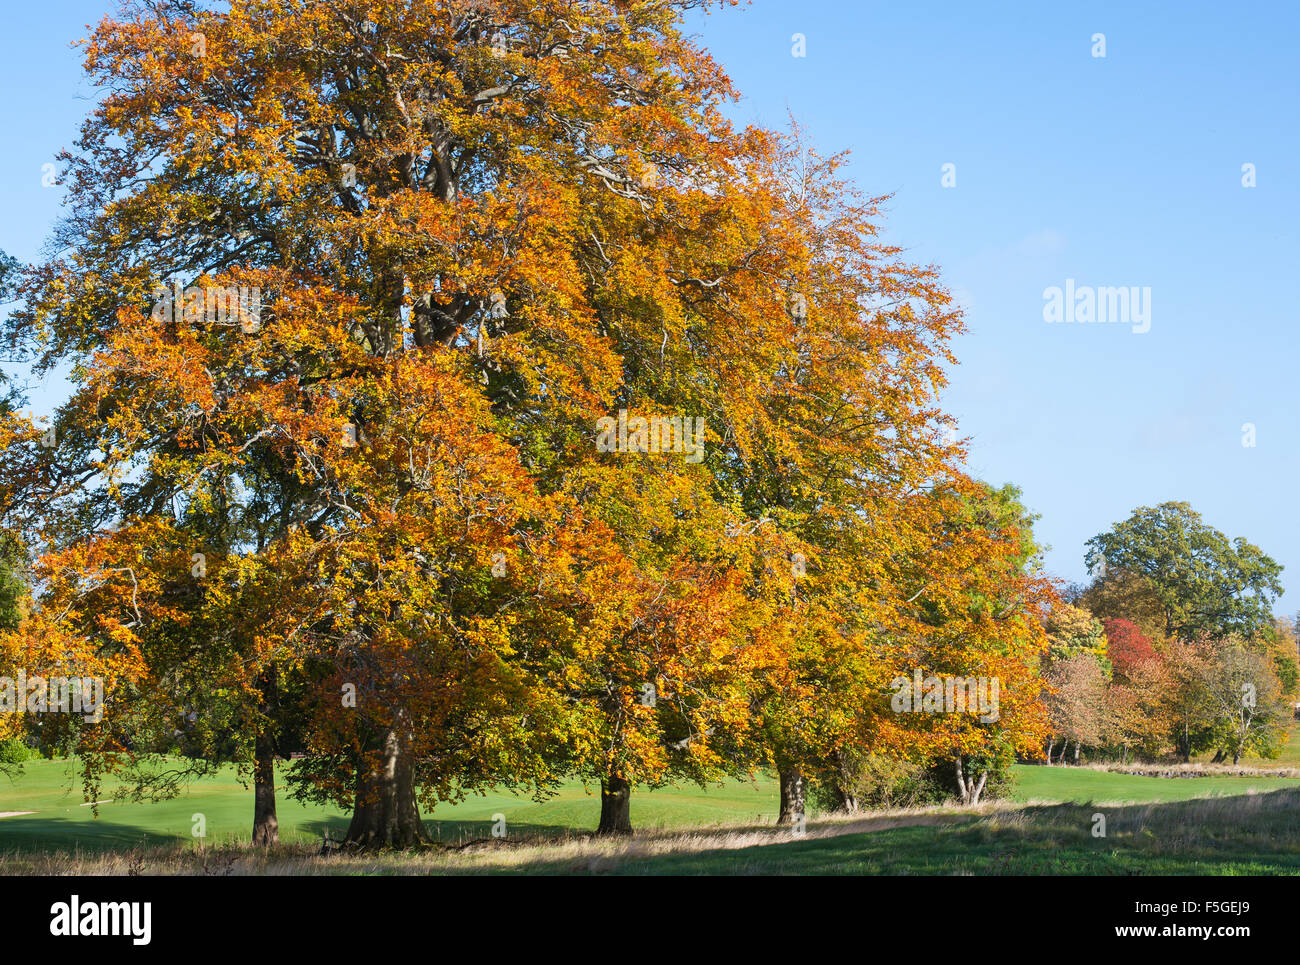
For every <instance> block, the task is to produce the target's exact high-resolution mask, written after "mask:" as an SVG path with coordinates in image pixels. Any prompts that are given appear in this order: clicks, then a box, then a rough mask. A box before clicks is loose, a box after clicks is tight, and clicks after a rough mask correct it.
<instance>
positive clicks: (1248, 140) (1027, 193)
mask: <svg viewBox="0 0 1300 965" xmlns="http://www.w3.org/2000/svg"><path fill="white" fill-rule="evenodd" d="M1137 7H1138V5H1136V4H1133V3H1129V2H1116V3H1086V4H1084V3H1066V2H1059V0H1040V2H1034V3H1029V2H1024V3H979V4H974V3H967V2H959V0H951V2H946V3H922V2H908V3H898V2H890V3H880V2H863V0H843V2H831V0H797V2H794V0H754V2H753V3H752V4H749V5H747V6H741V7H737V8H732V9H728V10H726V11H724V12H722V13H715V14H713V15H711V16H709V17H697V18H693V19H692V28H693V29H694V30H695V31H696V32H697V33H698V35H699V37H700V39H701V40H702V41H703V42H704V43H705V44H706V45H707V46H708V47H709V48H710V49H711V50H712V51H713V52H714V54H715V56H717V57H718V59H719V60H720V61H721V62H722V63H723V64H724V65H725V66H726V67H727V69H728V71H729V72H730V74H731V76H732V78H733V80H734V81H735V83H736V85H737V87H738V88H739V90H740V91H741V92H742V94H743V95H744V99H743V101H742V102H741V103H740V104H739V105H738V106H737V107H736V108H735V110H734V111H733V112H732V113H733V117H734V118H735V119H736V120H738V121H753V122H757V123H761V124H765V125H769V126H784V125H785V123H786V119H787V115H788V114H790V113H793V115H794V116H795V118H796V119H797V120H798V121H799V122H800V123H801V124H802V125H804V126H805V128H806V129H807V132H808V134H809V135H810V136H811V137H812V138H813V140H814V141H815V142H816V144H817V146H818V147H819V148H820V149H821V150H822V151H823V152H824V153H828V152H831V151H836V150H840V149H849V150H851V151H852V156H853V162H852V165H851V171H852V174H853V176H854V178H855V180H856V181H857V182H858V184H859V185H860V187H861V188H862V189H863V190H864V191H865V192H868V193H871V194H893V196H894V197H893V200H892V201H891V202H890V204H889V220H888V222H887V229H888V230H887V237H888V238H889V240H891V241H894V242H896V243H898V244H901V245H904V246H906V247H907V248H908V249H909V252H910V257H911V258H912V259H913V260H916V261H920V262H924V263H930V262H933V263H934V264H936V265H938V266H940V267H941V268H942V270H943V275H944V278H945V280H946V282H947V284H948V286H949V287H950V288H951V289H952V290H953V292H954V293H955V294H956V295H957V296H958V298H959V299H960V300H961V302H962V303H963V304H964V305H965V307H966V309H967V321H968V324H969V333H968V334H967V335H964V336H963V337H961V338H960V339H959V340H958V341H957V343H956V346H955V348H956V352H957V355H958V357H959V359H960V361H961V364H960V365H959V366H958V367H956V368H955V369H954V371H953V380H952V386H951V387H950V390H949V391H948V393H947V395H946V399H945V402H946V405H947V407H948V409H949V410H950V411H951V412H953V413H954V414H955V415H956V416H957V417H958V419H959V420H960V426H961V433H962V434H963V435H966V436H969V437H970V439H971V444H972V445H971V459H970V469H971V471H972V472H973V473H975V474H976V475H978V476H980V477H981V478H984V479H987V480H989V481H991V482H995V483H1002V482H1014V483H1016V484H1017V485H1019V486H1021V487H1022V488H1023V489H1024V493H1025V500H1026V502H1027V504H1028V505H1029V506H1030V508H1031V509H1033V510H1034V511H1035V512H1037V513H1040V514H1041V516H1042V519H1041V520H1040V522H1039V524H1038V531H1039V535H1040V538H1041V539H1043V540H1044V541H1046V542H1047V543H1049V544H1050V545H1051V547H1052V549H1051V551H1050V552H1049V554H1048V558H1047V561H1048V568H1049V570H1050V571H1051V572H1052V573H1054V574H1056V575H1059V576H1061V577H1064V578H1067V579H1082V578H1083V577H1084V575H1085V568H1084V564H1083V551H1084V546H1083V544H1084V541H1085V540H1087V539H1088V538H1089V537H1090V536H1093V535H1095V534H1096V533H1098V532H1101V531H1102V530H1104V529H1106V528H1108V527H1109V526H1110V525H1111V524H1112V523H1114V522H1117V521H1118V520H1120V519H1123V518H1124V517H1125V516H1127V515H1128V513H1129V512H1130V511H1131V510H1132V509H1133V508H1134V507H1137V506H1141V505H1154V504H1156V503H1159V502H1164V501H1166V500H1186V501H1188V502H1190V503H1191V504H1192V506H1193V507H1195V508H1196V509H1197V510H1199V511H1200V512H1201V513H1202V515H1203V516H1204V517H1205V519H1206V520H1207V522H1209V523H1210V524H1211V525H1213V526H1216V527H1217V528H1219V529H1221V530H1223V531H1224V532H1226V533H1227V534H1228V535H1229V536H1245V537H1247V538H1248V539H1250V540H1252V541H1253V542H1255V543H1257V544H1259V545H1260V546H1261V547H1263V549H1264V550H1265V551H1266V552H1267V553H1269V554H1270V555H1271V556H1273V557H1274V558H1275V559H1277V560H1278V561H1279V562H1281V563H1283V564H1284V565H1285V566H1286V572H1284V573H1283V583H1284V584H1288V583H1290V582H1292V581H1293V580H1300V513H1297V511H1296V509H1295V497H1294V495H1293V489H1294V487H1295V482H1296V476H1297V471H1298V470H1300V424H1298V422H1297V419H1296V413H1297V412H1298V411H1300V405H1298V404H1297V403H1300V384H1297V378H1296V371H1297V362H1296V358H1295V355H1296V349H1297V347H1300V336H1297V334H1296V331H1295V327H1294V325H1295V318H1296V315H1297V303H1296V287H1297V286H1296V282H1297V279H1298V278H1300V241H1298V232H1300V227H1298V222H1297V218H1298V216H1300V124H1298V123H1297V122H1298V120H1300V117H1298V116H1297V115H1298V113H1300V112H1298V110H1297V108H1298V106H1300V57H1297V55H1296V50H1295V37H1296V36H1297V33H1298V30H1297V28H1298V27H1300V4H1294V3H1284V2H1272V3H1255V4H1229V3H1227V2H1222V3H1214V4H1210V3H1199V2H1178V3H1173V2H1168V3H1161V4H1143V5H1141V7H1142V9H1136V8H1137ZM114 8H115V4H113V3H110V2H107V0H48V2H46V3H41V4H11V5H9V7H8V9H6V11H5V15H6V16H5V29H4V31H3V32H0V90H3V92H4V96H3V97H0V130H3V131H4V132H5V138H4V140H5V150H4V151H0V204H2V205H3V211H4V217H3V221H2V222H0V224H2V226H3V227H2V229H0V248H2V249H4V250H5V251H7V252H8V253H10V254H12V255H14V256H16V257H18V258H19V259H21V260H31V259H34V258H35V257H36V256H37V254H38V252H39V250H40V246H41V244H42V241H43V239H44V238H45V237H46V235H47V233H48V231H49V228H50V225H51V224H52V222H53V221H54V219H55V218H56V217H57V216H58V213H59V196H60V191H59V189H58V188H57V187H51V188H44V187H42V186H41V177H42V167H41V166H42V164H44V163H47V162H49V161H51V160H52V159H53V156H54V153H55V152H56V151H57V150H58V149H59V148H61V147H64V146H67V145H70V144H71V142H72V140H73V138H74V137H75V133H76V127H77V124H78V121H79V119H80V118H81V116H82V115H83V114H84V113H85V111H86V110H87V107H88V105H89V99H90V98H91V97H93V94H94V91H93V89H91V88H90V87H89V85H88V84H87V83H86V82H85V81H84V80H83V79H82V76H81V72H80V57H79V55H78V53H77V52H76V51H75V50H72V49H70V48H69V42H70V41H72V40H75V39H77V38H80V37H82V36H84V35H85V33H86V31H85V24H87V23H90V22H93V21H96V20H98V19H99V17H100V16H101V15H102V14H104V13H105V12H107V11H109V10H111V9H114ZM1098 33H1100V34H1104V35H1105V57H1094V56H1093V51H1094V49H1095V46H1096V44H1095V42H1094V40H1093V35H1094V34H1098ZM794 34H802V35H803V36H804V38H805V42H804V46H805V53H806V56H802V57H796V56H793V55H792V47H793V46H794V41H793V39H792V38H793V35H794ZM945 164H952V165H954V166H955V179H956V184H955V186H954V187H944V186H943V183H942V179H943V174H944V171H943V166H944V165H945ZM1245 164H1252V165H1254V171H1255V179H1256V186H1255V187H1250V188H1248V187H1243V185H1242V179H1243V173H1242V166H1243V165H1245ZM1067 279H1073V280H1074V284H1075V285H1076V286H1078V287H1080V288H1081V287H1084V286H1091V287H1093V288H1100V287H1118V286H1125V287H1129V286H1135V287H1137V288H1139V289H1148V288H1149V289H1150V303H1149V307H1150V329H1149V331H1146V332H1144V333H1141V334H1138V333H1136V332H1135V331H1134V327H1135V326H1134V325H1132V324H1104V325H1103V324H1092V325H1087V324H1081V323H1073V324H1070V323H1059V324H1049V323H1047V322H1045V321H1044V317H1043V312H1044V304H1045V302H1044V290H1045V289H1047V288H1049V287H1052V286H1057V287H1061V288H1064V287H1065V285H1066V281H1067ZM1139 327H1140V326H1139ZM59 390H60V386H59V385H57V384H54V385H50V386H45V387H38V388H37V390H36V391H35V392H34V393H33V402H34V408H36V409H37V411H38V412H39V411H48V410H49V409H50V408H51V407H52V406H53V404H54V402H55V401H56V400H57V398H58V397H59V394H60V391H59ZM1247 423H1250V424H1252V425H1253V427H1254V442H1255V444H1254V445H1253V446H1244V445H1243V444H1242V443H1243V434H1244V433H1243V426H1244V425H1245V424H1247ZM1296 600H1297V594H1296V593H1294V592H1293V593H1291V594H1289V596H1288V598H1287V599H1286V600H1284V601H1283V603H1282V605H1281V607H1280V610H1281V611H1286V610H1288V609H1294V608H1295V607H1296V606H1297V605H1300V604H1297V603H1296Z"/></svg>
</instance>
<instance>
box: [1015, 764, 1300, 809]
mask: <svg viewBox="0 0 1300 965" xmlns="http://www.w3.org/2000/svg"><path fill="white" fill-rule="evenodd" d="M1015 771H1016V784H1015V787H1014V788H1013V789H1012V792H1011V798H1012V800H1015V801H1022V802H1028V801H1037V802H1042V801H1049V802H1053V803H1057V802H1059V803H1076V804H1084V803H1087V802H1089V801H1109V802H1114V803H1121V804H1122V803H1126V802H1135V803H1155V802H1164V801H1186V800H1189V799H1191V798H1198V797H1225V796H1230V795H1234V794H1249V793H1252V792H1259V791H1276V790H1279V789H1281V788H1287V787H1291V788H1300V781H1297V780H1295V779H1293V778H1284V777H1179V778H1165V777H1138V776H1135V775H1132V774H1110V773H1107V772H1106V771H1093V770H1088V769H1087V768H1082V767H1079V768H1075V767H1055V766H1053V767H1042V766H1035V765H1024V764H1020V765H1017V766H1016V768H1015Z"/></svg>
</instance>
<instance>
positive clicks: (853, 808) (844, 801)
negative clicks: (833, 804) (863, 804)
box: [835, 785, 858, 814]
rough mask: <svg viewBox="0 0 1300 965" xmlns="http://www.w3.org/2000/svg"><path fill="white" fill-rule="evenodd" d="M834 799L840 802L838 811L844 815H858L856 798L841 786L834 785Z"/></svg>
mask: <svg viewBox="0 0 1300 965" xmlns="http://www.w3.org/2000/svg"><path fill="white" fill-rule="evenodd" d="M835 797H836V799H837V800H838V801H839V802H840V810H841V811H843V812H844V813H845V814H857V813H858V796H857V795H856V794H854V793H853V792H852V791H850V790H849V789H848V788H846V787H844V786H843V785H836V787H835Z"/></svg>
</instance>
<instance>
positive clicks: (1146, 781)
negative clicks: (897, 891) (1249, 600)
mask: <svg viewBox="0 0 1300 965" xmlns="http://www.w3.org/2000/svg"><path fill="white" fill-rule="evenodd" d="M1015 774H1016V786H1015V788H1014V790H1013V792H1012V800H1013V801H1015V802H1020V803H1027V802H1036V803H1060V804H1083V803H1088V802H1096V803H1100V802H1111V803H1114V804H1125V803H1138V804H1165V803H1170V802H1178V801H1187V800H1189V799H1192V798H1201V797H1225V796H1231V795H1245V794H1249V793H1257V792H1264V791H1272V790H1276V789H1279V788H1294V789H1297V793H1300V781H1296V780H1287V779H1284V778H1268V777H1249V778H1248V777H1200V778H1179V779H1168V778H1156V777H1137V776H1133V775H1126V774H1109V773H1105V772H1101V771H1091V770H1086V769H1079V768H1069V767H1050V768H1049V767H1041V766H1017V767H1016V768H1015ZM74 788H75V789H74ZM598 792H599V789H598V788H592V789H591V790H590V791H588V790H587V789H584V788H583V787H582V785H581V784H579V783H577V782H570V783H567V784H565V785H564V786H563V787H562V788H561V789H560V793H559V794H557V795H556V796H555V797H553V798H551V799H550V800H548V801H546V802H544V803H541V804H539V803H536V802H534V801H531V800H529V799H527V798H519V797H515V796H513V795H510V794H490V795H487V796H486V797H471V798H469V799H468V800H466V801H464V802H463V803H461V804H457V805H440V806H439V807H438V808H437V810H436V812H435V813H434V814H433V815H430V816H427V820H428V823H429V830H430V833H431V835H432V836H433V837H434V838H435V839H437V840H440V841H442V842H445V843H460V842H463V841H468V840H471V839H476V838H484V837H486V836H488V835H489V834H490V826H491V822H492V816H493V815H494V814H497V813H500V814H504V815H505V817H506V822H507V827H508V828H509V829H510V832H511V834H512V835H526V836H532V837H536V836H538V835H549V836H555V835H564V834H570V833H573V832H578V833H582V832H586V831H590V830H591V829H593V828H594V827H595V825H596V821H597V819H598V817H599V812H600V803H599V796H598ZM113 796H114V794H113V791H112V787H111V784H109V785H106V790H105V791H104V793H103V794H102V795H101V797H102V798H112V797H113ZM277 804H278V816H279V820H280V831H281V837H282V839H283V840H284V841H285V842H286V843H288V844H295V843H297V844H300V845H305V844H307V843H310V842H312V841H319V840H320V838H321V836H322V835H323V833H324V832H325V830H326V829H329V830H331V831H332V832H333V833H334V836H335V837H339V836H341V835H342V833H343V832H344V831H345V829H346V828H347V823H348V818H347V816H346V815H345V814H344V813H342V812H341V811H338V810H335V809H328V808H320V807H316V806H304V805H302V804H299V803H298V802H296V801H293V800H291V799H289V798H288V797H287V795H286V794H285V793H284V792H283V791H281V794H280V798H279V800H278V802H277ZM776 804H777V786H776V782H775V781H774V780H773V779H771V778H769V777H766V776H760V777H759V778H757V779H756V780H755V781H753V782H747V781H731V782H727V783H725V784H724V785H722V786H721V787H710V788H708V789H701V788H698V787H695V786H690V785H684V786H676V787H670V788H664V789H661V790H657V791H646V790H638V791H636V792H635V794H634V796H633V799H632V820H633V825H634V826H635V827H636V828H637V830H638V831H642V832H652V831H682V830H687V829H691V830H699V829H704V830H707V829H718V828H726V827H730V828H737V827H744V826H748V827H762V826H764V825H770V824H771V822H772V820H773V818H774V816H775V813H776ZM252 806H253V803H252V791H251V790H249V789H246V788H244V787H243V786H241V785H240V784H239V782H238V780H237V779H236V777H235V775H234V772H233V770H230V771H226V772H225V773H223V774H222V775H220V776H219V777H214V778H209V779H205V780H204V781H202V782H200V783H197V784H195V785H193V786H192V787H191V788H190V789H189V790H188V791H187V792H186V793H185V794H183V795H182V796H181V797H179V798H176V799H174V800H171V801H163V802H159V803H146V804H133V803H130V802H127V801H116V800H111V801H107V802H106V803H102V804H101V805H100V815H99V817H98V818H95V817H94V816H93V815H92V814H91V809H90V808H89V807H87V806H83V805H82V802H81V794H80V785H79V783H78V779H77V774H76V767H75V765H74V764H72V763H71V762H68V761H34V762H30V763H28V764H26V765H25V766H24V773H23V775H22V776H21V777H20V778H18V779H17V780H16V781H10V780H9V779H8V778H5V777H0V813H3V812H7V811H32V812H35V813H32V814H24V815H15V816H10V817H4V818H0V853H3V852H14V851H22V852H35V851H54V850H61V851H69V852H72V851H80V852H97V851H108V850H124V849H129V848H133V847H137V846H140V845H155V846H156V845H176V844H183V845H188V844H192V843H194V842H195V841H196V839H195V838H194V837H193V836H192V835H191V827H192V825H193V822H194V819H193V815H195V814H196V813H197V814H202V815H203V816H204V818H205V820H206V827H207V836H206V838H205V839H204V841H203V843H204V844H205V845H208V846H221V845H225V844H233V843H236V842H241V841H242V842H247V840H248V838H249V833H250V825H251V821H252ZM1029 810H1030V811H1032V810H1033V809H1029ZM1069 810H1073V809H1069ZM1044 813H1046V812H1044ZM1089 813H1091V812H1089ZM1053 820H1055V819H1053ZM1071 820H1073V819H1071ZM937 833H938V832H937V831H936V829H933V828H911V829H897V830H893V831H888V832H878V833H875V834H872V835H859V836H856V837H861V838H864V839H865V838H870V839H871V840H872V841H873V842H878V843H877V844H872V845H871V846H870V847H867V846H866V845H865V843H864V842H863V841H859V842H857V843H856V844H852V847H853V848H855V849H856V850H854V852H853V853H854V854H855V855H856V856H857V857H855V858H854V859H853V862H856V863H859V864H861V863H863V862H865V864H863V865H862V866H863V867H864V868H865V867H867V866H871V867H875V866H876V865H877V864H879V862H881V861H886V858H887V851H881V850H880V848H881V847H884V844H883V842H885V841H886V840H888V841H892V842H893V844H892V845H890V847H906V848H909V849H912V850H913V851H914V853H909V856H908V857H907V859H906V860H908V861H912V860H917V861H922V862H923V866H924V867H931V866H933V867H938V865H932V862H931V860H930V858H926V857H925V856H926V855H927V854H930V849H931V844H925V845H924V846H923V847H922V846H921V844H920V842H923V841H924V842H931V841H932V840H933V839H934V838H935V836H936V834H937ZM956 833H957V832H955V831H953V830H951V829H944V830H943V832H942V834H941V835H940V836H950V835H953V834H956ZM1053 833H1054V832H1053ZM1049 836H1050V835H1049ZM849 837H853V836H852V835H849ZM967 843H969V842H967ZM849 846H850V844H849V843H845V842H841V843H840V844H836V845H831V844H827V843H814V842H812V841H805V842H792V843H790V844H789V845H780V846H779V850H777V851H772V856H774V857H777V856H781V855H785V854H787V853H788V854H790V855H792V856H795V857H792V858H791V860H795V859H796V858H797V860H799V861H803V860H808V861H813V862H819V861H839V860H840V859H841V857H843V856H840V857H836V855H838V854H839V852H838V851H837V850H836V849H838V848H842V847H849ZM964 846H965V845H964V844H961V843H960V841H959V840H958V839H953V840H948V841H947V844H945V845H944V847H948V848H952V847H964ZM772 847H776V846H768V847H765V848H764V849H763V850H764V853H765V854H766V853H767V852H768V851H770V850H771V848H772ZM917 848H919V850H916V849H917ZM986 850H987V854H985V858H986V859H987V861H989V862H991V861H994V860H995V857H994V855H995V852H996V850H997V849H996V848H990V849H986ZM1048 850H1049V851H1050V849H1048ZM1089 853H1091V851H1090V852H1089ZM934 854H935V855H937V854H938V852H934ZM800 856H802V857H800ZM949 857H952V854H951V852H950V853H949ZM968 857H969V856H968ZM655 860H663V859H655ZM673 860H680V861H686V862H687V864H686V865H684V866H683V867H684V868H685V867H693V866H691V865H690V864H689V861H690V860H696V858H691V859H689V860H688V859H687V858H685V857H680V858H674V859H673ZM699 860H703V858H700V859H699ZM720 860H721V859H720ZM725 860H726V861H729V862H730V861H738V860H741V859H740V858H739V857H737V856H734V855H731V856H728V857H727V858H726V859H725ZM782 860H785V859H784V858H783V859H782ZM846 860H847V859H846ZM900 860H902V859H900ZM935 860H937V858H936V859H935ZM998 860H1000V859H998ZM881 867H884V866H883V865H882V866H881Z"/></svg>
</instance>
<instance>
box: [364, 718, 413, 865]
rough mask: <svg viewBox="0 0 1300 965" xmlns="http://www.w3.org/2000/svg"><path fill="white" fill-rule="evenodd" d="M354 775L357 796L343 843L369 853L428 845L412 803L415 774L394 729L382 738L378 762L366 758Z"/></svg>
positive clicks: (407, 752) (400, 739) (401, 741)
mask: <svg viewBox="0 0 1300 965" xmlns="http://www.w3.org/2000/svg"><path fill="white" fill-rule="evenodd" d="M366 764H367V765H369V769H368V770H367V769H366V765H363V768H362V770H361V771H360V772H358V774H357V797H356V804H355V805H354V810H353V812H352V823H351V824H349V825H348V836H347V839H346V841H345V844H350V845H356V846H359V847H362V848H366V849H368V850H378V849H380V848H399V849H407V848H414V847H418V846H420V845H425V844H429V843H430V842H429V835H428V832H426V831H425V830H424V824H423V823H422V822H421V821H420V810H419V807H418V806H417V805H416V803H415V773H414V769H413V768H412V766H411V760H410V754H409V751H408V749H407V747H406V745H405V741H404V740H403V739H402V737H401V736H400V735H399V734H398V732H397V731H396V730H389V731H388V732H387V733H386V734H385V735H384V743H383V748H382V750H381V752H380V755H379V759H378V760H377V761H376V760H375V759H374V758H373V757H368V758H367V761H366Z"/></svg>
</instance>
